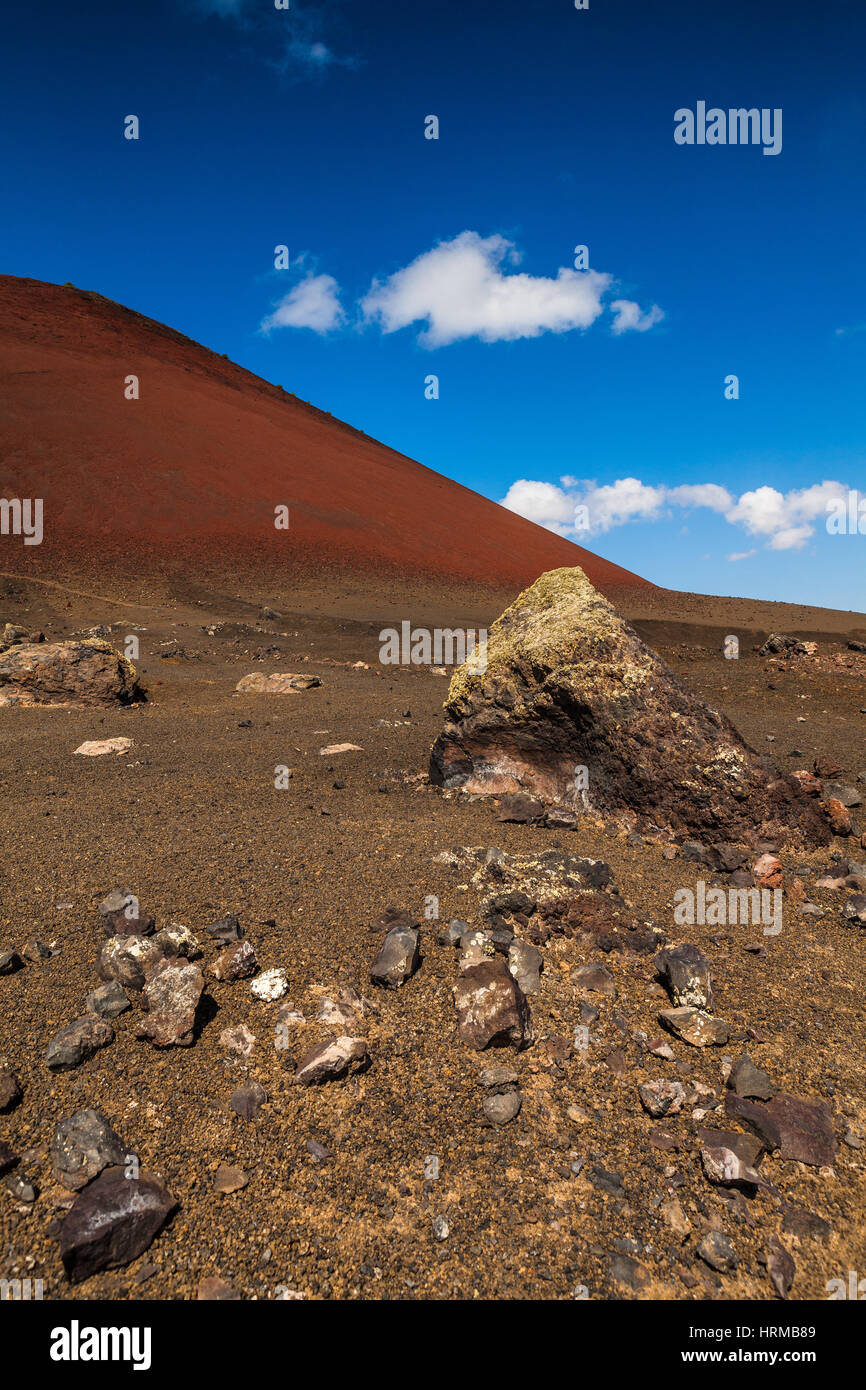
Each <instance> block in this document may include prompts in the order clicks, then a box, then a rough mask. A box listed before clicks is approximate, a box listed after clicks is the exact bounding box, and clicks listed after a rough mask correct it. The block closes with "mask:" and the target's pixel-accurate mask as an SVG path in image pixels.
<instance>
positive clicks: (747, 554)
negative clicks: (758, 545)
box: [725, 549, 758, 561]
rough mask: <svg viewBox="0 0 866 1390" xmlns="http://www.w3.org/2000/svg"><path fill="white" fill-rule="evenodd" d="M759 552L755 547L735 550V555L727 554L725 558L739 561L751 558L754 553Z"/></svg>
mask: <svg viewBox="0 0 866 1390" xmlns="http://www.w3.org/2000/svg"><path fill="white" fill-rule="evenodd" d="M757 553H758V552H757V550H754V549H752V550H735V551H734V553H733V555H726V556H725V559H726V560H731V561H737V560H750V559H751V558H752V556H753V555H757Z"/></svg>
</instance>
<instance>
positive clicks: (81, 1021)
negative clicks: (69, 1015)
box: [45, 1014, 114, 1071]
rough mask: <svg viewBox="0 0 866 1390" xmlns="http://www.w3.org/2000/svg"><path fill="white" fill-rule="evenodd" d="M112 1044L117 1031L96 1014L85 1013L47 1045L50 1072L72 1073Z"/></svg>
mask: <svg viewBox="0 0 866 1390" xmlns="http://www.w3.org/2000/svg"><path fill="white" fill-rule="evenodd" d="M112 1042H114V1029H113V1028H112V1027H111V1024H110V1023H106V1022H105V1020H104V1019H102V1018H96V1017H95V1016H94V1015H93V1014H86V1015H85V1016H84V1017H83V1018H76V1019H75V1020H74V1021H73V1022H72V1023H67V1024H66V1026H65V1027H64V1028H61V1029H60V1032H59V1033H55V1035H54V1037H53V1038H52V1039H51V1041H50V1043H49V1044H48V1050H47V1052H46V1054H45V1062H46V1065H47V1067H48V1070H49V1071H72V1070H73V1069H74V1068H75V1067H79V1066H81V1063H82V1062H86V1061H87V1059H88V1058H89V1057H92V1056H93V1055H94V1053H95V1052H98V1051H99V1049H100V1048H102V1047H107V1046H108V1044H109V1043H112Z"/></svg>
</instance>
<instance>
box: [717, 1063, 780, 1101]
mask: <svg viewBox="0 0 866 1390" xmlns="http://www.w3.org/2000/svg"><path fill="white" fill-rule="evenodd" d="M727 1084H728V1086H729V1088H730V1089H731V1090H732V1091H735V1092H736V1093H737V1095H738V1096H749V1097H751V1098H753V1099H757V1100H770V1099H771V1097H773V1096H774V1095H775V1094H776V1088H775V1086H774V1085H773V1083H772V1081H771V1080H770V1078H769V1076H768V1075H767V1073H766V1072H763V1071H759V1070H758V1068H757V1067H756V1066H755V1064H754V1062H753V1061H752V1059H751V1057H750V1056H749V1055H748V1053H745V1052H744V1053H743V1055H742V1057H740V1058H738V1059H737V1061H736V1062H735V1063H734V1065H733V1067H732V1068H731V1072H730V1075H729V1076H728V1083H727Z"/></svg>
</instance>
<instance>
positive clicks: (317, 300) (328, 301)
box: [261, 274, 345, 333]
mask: <svg viewBox="0 0 866 1390" xmlns="http://www.w3.org/2000/svg"><path fill="white" fill-rule="evenodd" d="M344 318H345V315H344V313H343V310H342V307H341V305H340V287H339V285H338V284H337V282H336V280H335V279H334V277H333V275H312V274H311V275H307V276H305V278H304V279H303V280H301V282H300V284H298V285H295V287H294V289H291V290H290V291H289V293H288V294H287V295H285V296H284V297H283V298H282V299H281V300H280V302H279V304H278V305H277V307H276V308H275V309H274V310H273V312H272V313H270V314H268V316H267V318H265V319H263V320H262V324H261V327H262V329H263V330H264V332H265V333H270V331H271V330H272V329H273V328H312V329H313V331H314V332H315V333H327V332H329V331H330V329H332V328H337V327H338V326H339V325H340V324H341V323H342V322H343V320H344Z"/></svg>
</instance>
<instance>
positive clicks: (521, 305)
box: [361, 231, 611, 347]
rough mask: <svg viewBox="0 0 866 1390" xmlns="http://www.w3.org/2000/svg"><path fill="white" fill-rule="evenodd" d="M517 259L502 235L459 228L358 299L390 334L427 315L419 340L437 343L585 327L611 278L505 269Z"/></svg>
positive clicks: (595, 314)
mask: <svg viewBox="0 0 866 1390" xmlns="http://www.w3.org/2000/svg"><path fill="white" fill-rule="evenodd" d="M517 261H519V255H518V254H517V252H516V250H515V247H514V244H513V243H512V242H510V241H508V240H507V239H506V238H505V237H502V236H489V237H481V236H479V235H478V233H477V232H469V231H467V232H461V233H460V235H459V236H456V237H454V239H453V240H452V241H442V242H440V243H439V244H438V245H437V246H434V247H433V249H432V251H425V252H423V253H422V254H421V255H420V256H417V257H416V259H415V260H414V261H412V262H411V264H410V265H408V266H406V267H404V269H402V270H398V271H395V273H394V274H393V275H391V276H389V277H388V279H386V280H374V281H373V284H372V285H371V287H370V289H369V291H368V292H367V294H366V295H365V297H364V298H363V299H362V301H361V308H362V310H363V312H364V315H365V316H366V317H367V318H368V319H371V320H374V321H376V322H378V323H379V325H380V326H381V328H382V331H383V332H385V333H395V332H396V331H397V330H398V329H400V328H405V327H407V326H408V325H409V324H411V323H417V322H422V321H425V320H426V323H427V327H426V328H425V330H424V331H423V332H422V333H421V335H420V338H419V341H420V342H422V343H424V344H425V345H426V346H427V347H442V346H444V345H445V344H447V343H455V342H458V341H459V340H461V339H465V338H480V339H481V340H482V341H483V342H486V343H494V342H501V341H510V340H514V339H516V338H537V337H538V336H539V334H541V333H567V332H570V331H571V330H572V329H575V328H581V329H584V328H589V327H590V325H591V324H593V323H594V322H595V320H596V319H597V318H598V317H599V316H600V315H601V313H602V312H603V305H602V296H603V294H604V292H605V290H606V289H607V288H608V286H609V285H610V283H611V276H610V275H606V274H603V273H602V272H600V271H596V270H585V271H576V270H568V269H565V268H564V267H560V269H559V270H558V271H557V273H556V277H555V278H553V279H551V278H549V277H546V276H540V275H527V274H525V272H522V271H521V272H513V273H510V274H507V273H506V272H505V270H504V269H503V265H504V264H511V265H514V264H515V263H516V262H517Z"/></svg>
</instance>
